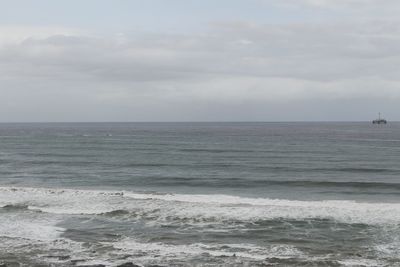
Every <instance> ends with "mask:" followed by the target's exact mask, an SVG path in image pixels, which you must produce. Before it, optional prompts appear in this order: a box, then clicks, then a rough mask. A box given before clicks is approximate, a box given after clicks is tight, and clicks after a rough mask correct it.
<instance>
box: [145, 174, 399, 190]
mask: <svg viewBox="0 0 400 267" xmlns="http://www.w3.org/2000/svg"><path fill="white" fill-rule="evenodd" d="M140 183H145V184H147V185H162V186H165V187H173V186H183V185H190V186H199V187H201V186H204V185H205V184H206V185H212V187H223V188H226V187H228V188H256V187H257V188H258V187H268V186H289V187H308V188H312V187H314V188H315V187H321V188H357V189H360V188H361V189H369V188H371V189H380V190H385V189H387V190H396V191H397V190H400V183H392V182H385V183H383V182H346V181H312V180H286V181H285V180H253V179H243V178H235V177H233V178H229V179H224V180H222V179H218V178H202V179H199V178H198V177H193V178H191V177H179V176H178V177H146V178H143V179H142V180H140ZM355 193H357V192H355ZM378 193H379V192H378ZM382 193H384V192H382ZM399 194H400V192H399Z"/></svg>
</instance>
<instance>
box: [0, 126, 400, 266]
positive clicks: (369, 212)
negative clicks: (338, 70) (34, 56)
mask: <svg viewBox="0 0 400 267" xmlns="http://www.w3.org/2000/svg"><path fill="white" fill-rule="evenodd" d="M399 163H400V123H389V124H388V125H372V124H371V123H369V122H355V123H333V122H330V123H322V122H321V123H317V122H315V123H305V122H304V123H303V122H302V123H300V122H297V123H48V124H47V123H33V124H4V123H3V124H0V266H3V265H4V266H135V265H137V266H400V165H399ZM2 264H3V265H2Z"/></svg>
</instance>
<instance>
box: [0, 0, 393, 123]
mask: <svg viewBox="0 0 400 267" xmlns="http://www.w3.org/2000/svg"><path fill="white" fill-rule="evenodd" d="M299 2H300V1H296V3H299ZM359 2H361V1H359V0H352V1H340V0H338V1H333V0H325V1H316V0H315V1H313V0H303V1H301V3H302V4H304V5H309V6H320V7H322V6H324V7H341V8H342V7H343V6H347V5H357V4H358V3H359ZM375 2H376V1H372V0H371V1H367V2H364V3H365V4H370V5H372V4H375ZM388 2H390V1H388ZM287 3H291V1H289V0H288V1H287ZM399 25H400V24H398V21H396V20H389V19H385V20H377V19H373V20H372V19H371V20H360V21H343V22H337V21H332V22H331V23H323V24H316V23H285V24H262V23H257V22H245V21H225V22H218V23H212V24H211V25H210V27H209V29H208V30H207V31H204V32H193V33H186V34H163V33H152V34H145V33H140V34H139V33H111V34H99V33H96V32H90V31H83V30H81V29H70V28H57V27H22V26H20V27H12V26H1V27H0V31H1V33H2V35H1V37H0V73H1V76H0V88H1V89H0V90H1V93H2V98H1V100H0V106H1V107H0V113H1V114H2V115H0V120H2V121H10V120H16V121H31V120H33V121H35V120H36V121H42V120H44V121H48V120H50V121H52V120H61V121H64V120H66V121H77V120H78V121H80V120H83V121H87V120H95V121H108V120H120V121H124V120H129V121H136V120H139V121H147V120H156V121H157V120H161V121H162V120H307V119H311V120H325V119H326V120H342V119H354V120H358V119H368V118H369V116H371V114H375V113H376V112H377V111H378V110H382V111H383V112H386V113H389V114H392V116H393V117H395V118H397V119H400V112H398V111H396V108H395V102H396V101H398V100H399V99H400V90H399V88H400V87H399V85H400V83H399V82H400V80H399V79H400V69H399V68H398V66H399V65H400V26H399ZM371 103H375V104H374V105H375V106H376V107H373V108H372V109H371ZM10 114H11V115H10Z"/></svg>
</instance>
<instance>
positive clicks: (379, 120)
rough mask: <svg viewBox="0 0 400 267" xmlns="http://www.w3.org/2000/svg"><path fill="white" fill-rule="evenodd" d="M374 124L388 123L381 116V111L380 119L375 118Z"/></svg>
mask: <svg viewBox="0 0 400 267" xmlns="http://www.w3.org/2000/svg"><path fill="white" fill-rule="evenodd" d="M372 123H373V124H386V123H387V121H386V120H385V119H383V118H381V113H380V112H379V117H378V119H375V120H373V121H372Z"/></svg>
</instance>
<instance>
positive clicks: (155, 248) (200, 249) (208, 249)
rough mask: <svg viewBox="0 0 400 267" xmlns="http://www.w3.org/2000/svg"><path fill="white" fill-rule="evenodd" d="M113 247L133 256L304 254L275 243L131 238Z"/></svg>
mask: <svg viewBox="0 0 400 267" xmlns="http://www.w3.org/2000/svg"><path fill="white" fill-rule="evenodd" d="M113 247H114V248H116V249H119V250H121V251H122V252H124V253H130V254H133V255H135V258H138V257H139V258H142V259H154V258H159V257H161V258H168V259H171V258H183V259H184V258H186V257H191V256H198V255H204V254H208V255H210V256H212V257H241V258H247V259H253V260H265V259H267V258H281V259H286V258H293V257H296V258H300V257H304V256H305V255H304V254H303V253H302V252H300V251H299V250H297V249H296V248H295V247H293V246H288V245H285V246H284V245H276V246H269V247H258V246H255V245H251V244H219V245H215V246H213V245H205V244H201V243H195V244H190V245H171V244H164V243H141V242H138V241H136V240H134V239H132V238H126V239H124V240H122V241H119V242H116V243H113Z"/></svg>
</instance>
